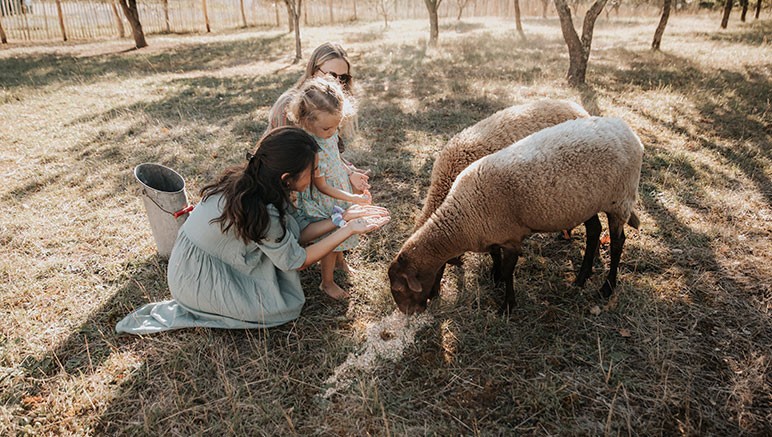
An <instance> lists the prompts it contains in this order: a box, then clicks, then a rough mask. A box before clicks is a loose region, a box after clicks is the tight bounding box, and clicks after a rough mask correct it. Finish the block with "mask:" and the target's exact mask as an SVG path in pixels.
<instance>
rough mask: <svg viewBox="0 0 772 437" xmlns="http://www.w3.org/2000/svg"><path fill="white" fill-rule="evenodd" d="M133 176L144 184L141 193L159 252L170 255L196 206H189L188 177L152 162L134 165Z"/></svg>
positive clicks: (162, 254) (166, 255)
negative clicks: (181, 228)
mask: <svg viewBox="0 0 772 437" xmlns="http://www.w3.org/2000/svg"><path fill="white" fill-rule="evenodd" d="M134 177H136V178H137V181H139V183H140V185H141V193H140V194H141V196H142V202H143V203H144V204H145V210H146V211H147V218H148V220H150V229H151V230H152V231H153V238H154V239H155V244H156V247H157V248H158V254H159V255H160V256H162V257H166V258H168V257H169V255H171V253H172V247H174V241H175V240H176V239H177V232H178V231H179V230H180V227H181V226H182V224H183V223H185V220H187V218H188V214H189V213H190V211H191V210H192V209H193V207H192V206H189V205H188V198H187V195H186V194H185V180H184V179H183V178H182V176H180V175H179V174H178V173H177V172H176V171H174V170H172V169H170V168H169V167H164V166H163V165H160V164H152V163H144V164H140V165H138V166H136V167H134Z"/></svg>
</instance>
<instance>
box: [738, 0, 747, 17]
mask: <svg viewBox="0 0 772 437" xmlns="http://www.w3.org/2000/svg"><path fill="white" fill-rule="evenodd" d="M740 6H742V8H743V9H742V12H740V21H742V22H743V23H745V15H746V14H747V13H748V0H740Z"/></svg>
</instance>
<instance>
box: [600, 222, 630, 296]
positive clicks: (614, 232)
mask: <svg viewBox="0 0 772 437" xmlns="http://www.w3.org/2000/svg"><path fill="white" fill-rule="evenodd" d="M624 225H625V223H624V222H623V221H622V220H620V219H619V217H615V216H611V215H609V216H608V228H609V235H610V236H611V265H610V267H609V272H608V277H607V278H606V282H604V283H603V287H602V288H601V289H600V294H601V295H602V296H603V297H605V298H609V297H611V294H612V293H614V288H616V286H617V270H618V269H619V259H620V258H621V257H622V248H623V247H624V245H625V226H624Z"/></svg>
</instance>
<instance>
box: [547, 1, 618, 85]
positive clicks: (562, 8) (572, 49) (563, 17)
mask: <svg viewBox="0 0 772 437" xmlns="http://www.w3.org/2000/svg"><path fill="white" fill-rule="evenodd" d="M606 1H607V0H596V1H595V3H594V4H593V5H592V6H591V7H590V9H589V10H588V11H587V14H585V16H584V23H583V24H582V38H581V39H579V35H577V33H576V29H574V23H573V20H572V19H571V9H570V8H569V7H568V5H567V4H566V0H555V9H557V12H558V17H560V29H561V31H562V32H563V39H564V40H565V41H566V45H567V46H568V60H569V65H568V74H567V75H566V76H567V79H568V84H569V85H571V86H574V87H578V86H580V85H584V83H585V75H586V73H587V61H588V60H589V58H590V49H591V47H592V33H593V30H594V27H595V20H597V18H598V15H600V13H601V11H602V10H603V7H604V6H606Z"/></svg>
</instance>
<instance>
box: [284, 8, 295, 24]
mask: <svg viewBox="0 0 772 437" xmlns="http://www.w3.org/2000/svg"><path fill="white" fill-rule="evenodd" d="M292 1H294V0H284V5H285V6H287V23H289V24H288V26H289V32H294V31H295V14H293V13H292V8H293V7H294V6H291V5H290V2H292Z"/></svg>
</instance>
